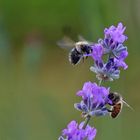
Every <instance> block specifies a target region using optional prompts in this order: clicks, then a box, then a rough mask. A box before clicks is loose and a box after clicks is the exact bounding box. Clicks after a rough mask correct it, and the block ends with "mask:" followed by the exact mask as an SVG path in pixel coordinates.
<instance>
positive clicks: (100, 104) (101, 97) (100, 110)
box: [74, 82, 109, 117]
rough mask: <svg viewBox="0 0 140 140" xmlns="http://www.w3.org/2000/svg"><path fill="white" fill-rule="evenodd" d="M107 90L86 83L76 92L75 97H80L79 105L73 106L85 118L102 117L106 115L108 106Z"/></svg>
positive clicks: (94, 84)
mask: <svg viewBox="0 0 140 140" xmlns="http://www.w3.org/2000/svg"><path fill="white" fill-rule="evenodd" d="M108 94H109V88H108V89H107V88H105V87H100V86H98V85H97V84H96V83H91V82H86V83H85V84H84V86H83V89H82V90H80V91H78V93H77V95H78V96H81V97H82V101H81V102H80V103H76V104H75V105H74V106H75V108H76V109H77V110H79V111H82V114H83V115H84V117H86V116H88V115H89V116H104V115H107V114H108V110H107V108H106V106H105V105H106V104H108V101H109V100H108Z"/></svg>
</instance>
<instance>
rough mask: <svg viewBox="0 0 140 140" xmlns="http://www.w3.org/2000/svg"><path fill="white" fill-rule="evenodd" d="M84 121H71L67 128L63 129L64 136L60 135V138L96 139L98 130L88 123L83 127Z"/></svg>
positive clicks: (64, 139)
mask: <svg viewBox="0 0 140 140" xmlns="http://www.w3.org/2000/svg"><path fill="white" fill-rule="evenodd" d="M83 124H84V122H82V123H80V125H78V123H76V121H71V122H70V123H69V124H68V126H67V128H66V129H64V130H63V131H62V135H63V137H62V136H61V137H59V140H85V139H86V140H94V138H95V136H96V132H97V130H96V129H95V128H92V127H91V126H89V125H87V126H86V128H85V129H83Z"/></svg>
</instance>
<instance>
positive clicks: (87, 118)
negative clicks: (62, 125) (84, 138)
mask: <svg viewBox="0 0 140 140" xmlns="http://www.w3.org/2000/svg"><path fill="white" fill-rule="evenodd" d="M90 118H91V116H90V115H88V116H87V117H86V119H85V122H84V125H83V129H85V128H86V126H87V125H88V123H89V121H90Z"/></svg>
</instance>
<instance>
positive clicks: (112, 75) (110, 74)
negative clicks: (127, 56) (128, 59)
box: [90, 58, 125, 81]
mask: <svg viewBox="0 0 140 140" xmlns="http://www.w3.org/2000/svg"><path fill="white" fill-rule="evenodd" d="M119 67H125V65H124V63H123V60H122V63H121V61H119V60H117V59H116V58H110V59H109V60H108V62H107V63H105V64H104V63H103V61H96V62H95V64H94V66H91V67H90V70H91V71H93V72H95V73H96V74H97V75H96V77H97V79H98V80H104V81H113V79H118V78H119V75H120V70H119Z"/></svg>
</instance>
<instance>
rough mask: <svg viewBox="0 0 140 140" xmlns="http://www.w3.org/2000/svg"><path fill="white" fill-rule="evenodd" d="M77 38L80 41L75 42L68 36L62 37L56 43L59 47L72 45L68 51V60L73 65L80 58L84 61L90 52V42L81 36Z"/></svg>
mask: <svg viewBox="0 0 140 140" xmlns="http://www.w3.org/2000/svg"><path fill="white" fill-rule="evenodd" d="M79 40H80V41H78V42H76V43H75V42H74V41H72V40H71V39H70V38H68V37H64V38H63V39H62V40H60V41H59V42H58V43H57V44H58V45H59V46H60V47H61V48H70V47H73V48H72V49H71V50H70V52H69V61H70V63H71V64H73V65H76V64H78V63H79V62H80V61H81V59H83V61H84V60H85V59H87V58H88V56H89V55H90V54H91V53H92V44H91V43H89V42H88V41H86V40H85V39H83V38H82V37H81V36H80V37H79Z"/></svg>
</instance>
